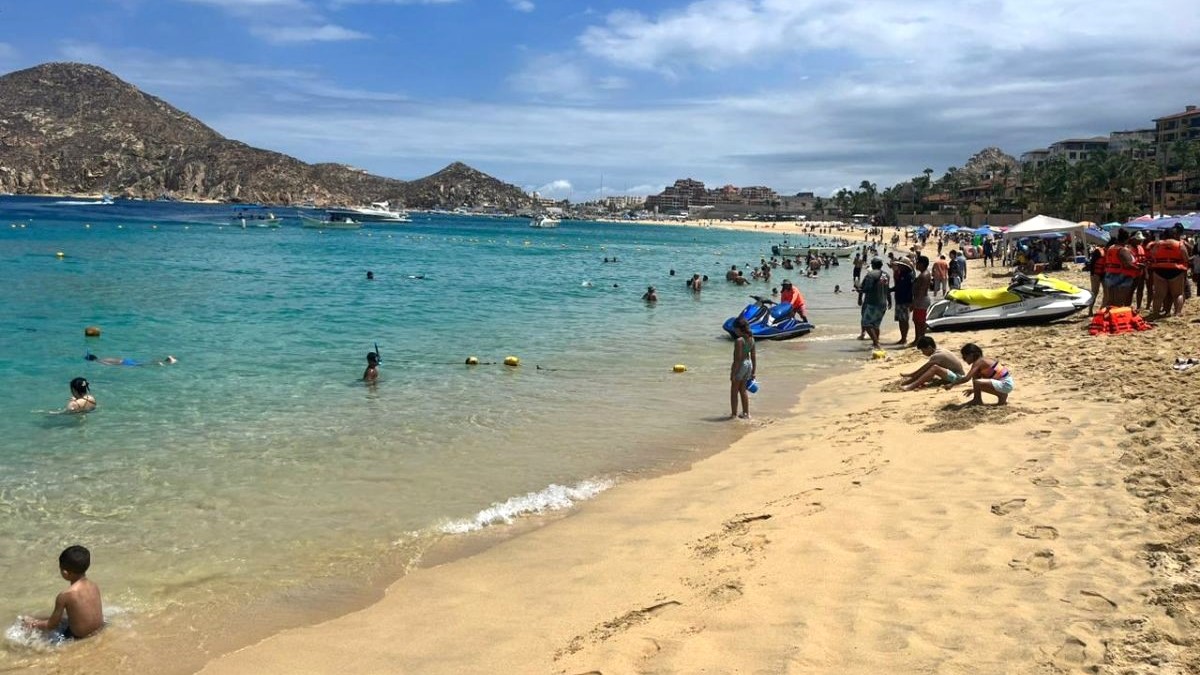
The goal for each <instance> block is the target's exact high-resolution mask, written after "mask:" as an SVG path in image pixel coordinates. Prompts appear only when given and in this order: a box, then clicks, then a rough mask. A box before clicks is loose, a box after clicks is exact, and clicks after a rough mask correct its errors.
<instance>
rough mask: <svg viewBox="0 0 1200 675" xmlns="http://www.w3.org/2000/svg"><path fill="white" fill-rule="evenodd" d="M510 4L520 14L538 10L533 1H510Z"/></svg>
mask: <svg viewBox="0 0 1200 675" xmlns="http://www.w3.org/2000/svg"><path fill="white" fill-rule="evenodd" d="M508 4H509V5H511V6H512V8H513V9H515V10H517V11H518V12H532V11H533V10H534V9H536V8H537V6H536V5H534V4H533V2H532V1H531V0H508Z"/></svg>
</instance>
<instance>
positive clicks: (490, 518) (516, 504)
mask: <svg viewBox="0 0 1200 675" xmlns="http://www.w3.org/2000/svg"><path fill="white" fill-rule="evenodd" d="M613 485H614V482H613V481H612V480H609V479H606V478H593V479H589V480H585V481H581V482H579V483H577V484H575V485H574V486H566V485H557V484H554V485H550V486H548V487H546V488H544V489H542V490H540V491H538V492H530V493H528V494H525V495H521V496H519V497H512V498H510V499H508V500H507V501H504V502H497V503H494V504H492V505H491V506H489V507H487V508H486V509H484V510H482V511H480V512H479V513H476V514H475V515H474V516H473V517H471V518H464V519H462V520H455V521H451V522H449V523H446V524H445V525H442V526H441V528H439V529H441V531H442V532H444V533H446V534H466V533H467V532H475V531H477V530H482V529H483V528H485V527H488V526H490V525H498V524H501V523H503V524H506V525H507V524H511V523H512V522H513V521H515V520H516V519H517V518H519V517H521V516H526V515H531V514H538V513H546V512H549V511H561V510H563V509H569V508H571V507H572V506H574V505H575V503H576V502H581V501H586V500H588V499H591V498H593V497H595V496H596V495H598V494H600V493H601V492H604V491H605V490H607V489H609V488H611V487H612V486H613Z"/></svg>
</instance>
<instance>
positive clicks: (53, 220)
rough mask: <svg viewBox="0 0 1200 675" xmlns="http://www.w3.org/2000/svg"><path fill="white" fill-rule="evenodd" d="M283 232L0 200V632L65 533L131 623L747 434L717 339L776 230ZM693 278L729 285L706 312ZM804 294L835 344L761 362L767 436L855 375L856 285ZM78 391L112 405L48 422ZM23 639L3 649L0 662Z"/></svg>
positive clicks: (707, 300) (820, 282) (181, 216)
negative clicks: (122, 361)
mask: <svg viewBox="0 0 1200 675" xmlns="http://www.w3.org/2000/svg"><path fill="white" fill-rule="evenodd" d="M278 213H280V214H281V215H285V216H288V217H287V218H286V219H285V221H284V227H282V228H280V229H273V230H265V229H263V230H259V229H246V230H243V229H242V228H240V227H235V226H233V225H231V224H230V220H229V217H230V214H231V209H230V208H229V207H224V206H204V205H184V204H172V203H155V202H123V201H119V202H118V203H117V204H116V205H113V206H80V205H73V206H72V205H60V204H56V203H55V200H53V199H34V198H12V197H10V198H0V280H2V282H0V326H2V328H0V541H3V542H5V543H6V545H5V546H2V547H0V626H7V625H8V624H9V622H10V620H11V619H12V618H14V617H15V616H17V615H18V614H21V613H29V612H35V611H38V612H46V611H48V610H49V609H50V603H51V601H52V598H53V594H54V593H55V592H57V590H59V589H60V587H61V580H59V579H57V574H56V569H55V566H56V556H57V554H58V552H59V550H61V549H62V548H63V547H64V546H66V545H68V544H71V543H83V544H85V545H87V546H88V547H89V548H91V549H92V551H93V555H94V560H95V562H94V569H93V576H94V577H96V578H97V579H98V580H101V581H102V583H103V586H104V589H105V592H106V595H107V600H108V603H109V604H110V606H112V607H114V608H118V611H117V612H116V614H115V615H117V616H119V617H121V618H120V619H119V620H116V621H115V623H116V624H117V625H119V626H122V627H125V628H130V627H137V626H138V624H139V621H143V620H145V618H146V617H153V616H157V615H159V614H160V613H163V612H169V611H171V610H172V608H175V609H176V610H177V609H178V608H180V607H185V608H186V607H188V606H189V605H192V604H194V603H199V602H203V603H207V604H208V605H212V604H214V603H216V604H217V605H222V606H228V607H229V608H231V609H236V608H237V607H238V606H242V605H245V604H246V603H252V602H254V601H255V600H256V599H259V598H261V597H263V596H265V595H270V594H273V593H279V592H280V589H286V588H294V587H303V586H305V585H306V584H312V583H313V581H312V580H313V579H320V578H323V577H330V576H339V575H342V576H344V575H345V574H347V572H346V570H357V569H366V568H369V567H370V565H371V561H374V560H378V559H380V558H381V557H382V556H389V555H390V556H392V557H395V556H397V555H399V556H401V557H403V556H404V555H410V554H409V553H404V552H403V551H409V550H412V551H416V550H420V548H421V543H422V542H427V541H432V540H434V539H437V538H440V537H445V536H458V535H459V534H461V533H467V532H471V531H474V530H477V529H480V528H486V527H488V526H489V525H492V524H496V523H503V522H506V521H508V520H511V519H513V518H519V517H520V516H521V515H522V514H525V513H529V512H537V511H539V510H545V509H553V508H562V507H566V506H568V505H570V504H571V503H573V502H576V501H579V500H580V499H587V498H590V497H592V496H594V495H595V494H598V493H599V492H601V491H603V489H605V488H606V487H607V486H609V485H611V484H612V483H613V482H616V481H622V480H628V479H630V478H633V477H636V476H637V475H639V474H645V473H647V472H656V471H662V470H669V469H672V468H675V467H680V466H684V465H686V463H687V462H689V461H691V460H692V459H694V458H695V457H697V456H698V453H700V452H703V451H711V450H714V449H717V448H718V447H722V446H724V445H727V444H728V443H729V442H730V441H732V440H734V439H735V438H736V437H738V436H739V435H740V434H742V433H744V432H745V431H746V430H747V429H748V426H747V425H746V424H743V423H736V422H729V421H724V420H722V419H721V418H722V417H723V416H725V415H726V414H727V410H728V384H727V377H728V361H729V358H730V350H731V346H730V343H729V341H728V340H726V339H724V338H723V336H722V332H721V330H720V324H721V322H722V321H723V320H724V319H725V318H726V317H728V316H730V315H732V314H734V313H736V312H737V311H738V310H739V309H740V308H741V307H742V306H743V305H744V304H745V303H746V302H747V301H748V298H746V295H747V293H748V291H747V290H746V289H737V288H735V287H732V286H731V285H727V284H726V283H725V282H724V281H723V280H722V279H723V272H724V270H725V269H728V266H729V265H730V264H738V265H739V266H741V265H743V264H745V263H750V262H756V261H758V260H759V258H760V257H762V256H768V255H769V244H770V243H771V242H772V241H777V240H779V239H781V238H782V236H767V235H763V234H758V233H744V232H729V231H723V230H716V229H698V228H683V227H656V226H642V225H619V224H609V223H580V222H570V221H568V222H565V223H564V224H563V225H562V227H561V228H559V229H557V230H533V229H530V228H529V227H528V225H527V222H526V221H523V220H516V219H510V220H504V219H480V218H475V219H473V218H456V217H448V216H434V215H422V214H414V222H413V223H411V224H403V225H388V226H376V227H367V228H364V229H362V230H357V231H329V232H321V231H317V230H309V229H301V228H300V227H299V221H298V220H296V219H295V218H294V217H291V216H292V215H294V214H292V212H290V211H288V210H286V209H284V210H281V211H279V212H278ZM784 227H788V228H792V231H795V229H794V227H793V226H791V225H782V224H781V225H780V226H779V228H780V232H781V233H782V228H784ZM791 239H792V240H793V241H796V240H797V239H798V238H797V237H795V236H792V237H791ZM60 251H61V252H62V253H63V254H64V255H63V257H61V258H59V257H57V256H56V253H57V252H60ZM612 256H616V257H617V259H618V260H619V262H617V263H609V264H605V263H603V262H602V259H603V258H604V257H612ZM671 269H674V270H676V271H677V276H670V274H669V270H671ZM367 270H371V271H373V272H374V273H375V277H376V279H375V280H374V281H367V280H366V279H365V274H366V271H367ZM693 272H699V273H704V274H708V275H710V277H712V281H711V283H710V285H709V286H708V287H707V288H706V289H705V290H704V291H703V293H702V294H700V296H699V297H696V296H694V295H693V294H691V293H690V292H688V291H686V290H685V288H684V280H685V279H686V278H687V277H688V276H690V274H691V273H693ZM783 274H784V272H783V270H776V276H775V278H774V279H773V280H772V285H776V286H777V285H778V282H779V281H780V280H781V279H782V278H783ZM420 276H423V278H414V277H420ZM791 278H792V279H793V280H796V281H798V283H799V286H800V287H801V289H802V290H803V291H804V292H805V293H806V295H807V296H808V300H809V304H810V306H811V308H812V309H810V315H811V318H812V320H813V321H814V323H817V324H818V325H819V329H818V331H817V332H816V333H814V334H813V335H812V336H809V337H807V338H802V339H800V340H794V341H791V342H787V343H775V344H767V345H764V346H763V347H762V351H761V358H762V362H763V364H762V367H761V377H760V379H761V380H762V383H763V389H762V392H761V393H760V394H758V395H757V396H755V398H754V406H755V412H756V413H757V414H758V415H759V416H760V417H761V416H768V417H769V416H772V415H780V414H784V413H785V412H786V411H787V409H788V408H789V407H790V406H791V405H792V404H794V402H795V393H796V391H798V388H799V385H800V383H802V382H803V381H805V380H807V379H811V378H812V377H815V376H818V375H819V374H820V373H821V372H824V371H826V370H827V369H829V368H830V367H832V366H836V365H837V364H839V363H845V362H847V361H848V360H851V359H859V358H861V356H862V351H861V346H860V345H858V344H853V342H854V341H853V339H852V338H853V335H854V334H855V333H856V332H857V330H856V328H854V325H855V323H856V321H855V319H856V316H857V313H856V311H855V310H854V309H853V308H852V305H853V304H854V303H853V296H850V295H841V296H834V295H832V294H831V293H830V290H831V289H832V286H833V284H834V283H840V284H841V285H842V286H843V287H847V286H849V280H850V267H849V266H848V265H843V266H842V267H840V268H838V269H835V270H833V271H832V274H831V275H825V276H822V277H820V278H818V279H815V280H804V279H799V278H798V277H796V276H792V277H791ZM585 282H587V283H585ZM649 284H653V285H655V286H657V287H658V290H659V295H660V297H661V301H660V302H659V303H658V305H657V306H656V307H652V308H648V307H646V306H645V305H644V304H643V303H642V302H641V301H640V300H639V297H640V295H641V293H642V292H643V291H644V290H645V288H646V286H647V285H649ZM752 290H753V291H754V292H758V293H764V292H766V291H767V290H768V287H765V286H763V285H762V284H756V285H755V286H754V287H753V289H752ZM88 325H96V326H99V327H101V328H102V330H103V334H102V336H101V337H99V338H90V339H89V338H85V337H84V334H83V329H84V327H85V326H88ZM847 337H849V339H848V340H847V339H846V338H847ZM375 343H378V345H379V348H380V351H381V352H382V355H383V365H382V367H381V373H382V375H381V381H380V383H379V384H378V386H376V387H374V388H368V387H366V386H364V385H363V384H362V383H360V382H358V381H357V379H358V378H359V376H360V375H361V373H362V370H363V368H364V366H365V355H366V353H367V352H368V351H370V350H371V349H372V348H373V345H374V344H375ZM88 350H90V351H91V352H92V353H94V354H96V355H98V356H100V357H123V358H132V359H137V360H143V361H152V360H154V359H158V358H162V357H164V356H166V355H167V354H171V355H174V356H176V357H177V358H178V359H179V363H178V364H176V365H173V366H169V367H157V366H146V367H122V366H106V365H102V364H99V363H95V362H88V361H85V360H84V358H83V356H84V354H85V352H86V351H88ZM468 355H475V356H478V357H479V358H480V360H481V361H484V362H485V364H486V363H491V362H498V361H501V360H502V359H503V358H504V357H505V356H507V355H515V356H519V357H520V358H521V360H522V366H521V367H520V368H516V369H512V368H506V367H503V366H500V365H480V366H477V367H466V366H464V365H462V362H463V360H464V359H465V358H466V357H467V356H468ZM675 363H685V364H687V365H688V366H689V372H687V373H685V374H682V375H677V374H674V373H672V372H671V366H672V365H673V364H675ZM539 366H540V369H539ZM77 376H83V377H86V378H87V379H88V380H89V381H90V382H91V383H92V389H93V393H94V394H95V396H96V398H97V399H98V401H99V408H98V410H97V411H96V412H94V413H92V414H90V415H87V416H83V417H75V416H51V415H46V414H45V413H44V412H43V411H46V410H51V409H56V408H60V407H62V405H63V404H64V403H65V402H66V400H67V397H68V387H67V383H68V382H69V381H70V380H71V378H73V377H77ZM405 547H411V549H409V548H405ZM398 550H399V551H401V553H397V551H398ZM10 633H11V631H10ZM24 649H25V648H24V646H23V645H22V644H21V641H20V640H16V639H12V638H11V636H10V640H8V641H6V643H5V644H4V646H3V648H0V665H3V664H5V663H6V662H7V663H8V664H9V665H14V664H17V663H19V662H20V660H21V659H24V658H27V657H28V654H26V653H24V651H23V650H24Z"/></svg>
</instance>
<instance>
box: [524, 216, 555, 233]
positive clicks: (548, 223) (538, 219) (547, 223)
mask: <svg viewBox="0 0 1200 675" xmlns="http://www.w3.org/2000/svg"><path fill="white" fill-rule="evenodd" d="M558 222H559V221H558V219H557V218H551V217H550V216H547V215H540V216H534V217H533V218H532V219H531V220H530V221H529V226H530V227H533V228H537V229H539V230H548V229H553V228H555V227H558Z"/></svg>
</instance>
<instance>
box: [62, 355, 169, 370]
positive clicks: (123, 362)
mask: <svg viewBox="0 0 1200 675" xmlns="http://www.w3.org/2000/svg"><path fill="white" fill-rule="evenodd" d="M83 358H84V360H86V361H94V362H96V363H100V364H103V365H106V366H131V367H137V366H169V365H172V364H175V363H179V359H177V358H175V357H174V356H171V355H170V354H167V356H166V358H162V359H156V360H154V361H137V360H135V359H126V358H117V357H115V356H106V357H104V358H101V357H99V356H96V355H95V354H93V353H91V352H88V353H86V354H84V355H83Z"/></svg>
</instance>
